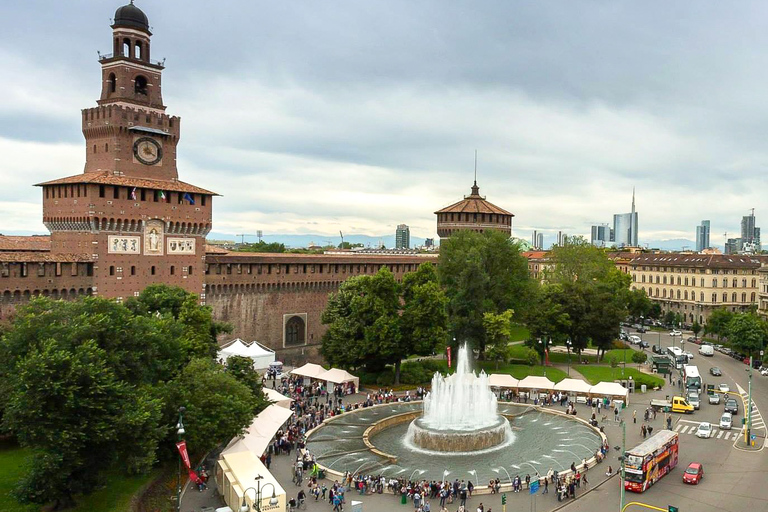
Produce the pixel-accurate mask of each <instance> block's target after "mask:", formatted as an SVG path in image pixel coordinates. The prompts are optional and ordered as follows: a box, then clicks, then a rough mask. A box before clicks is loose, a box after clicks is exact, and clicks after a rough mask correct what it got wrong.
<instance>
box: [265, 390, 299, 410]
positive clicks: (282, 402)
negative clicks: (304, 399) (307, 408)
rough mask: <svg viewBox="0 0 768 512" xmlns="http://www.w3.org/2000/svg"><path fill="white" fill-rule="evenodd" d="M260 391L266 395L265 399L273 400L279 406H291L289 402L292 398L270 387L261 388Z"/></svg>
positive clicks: (288, 407)
mask: <svg viewBox="0 0 768 512" xmlns="http://www.w3.org/2000/svg"><path fill="white" fill-rule="evenodd" d="M262 392H263V393H264V395H266V397H267V400H269V401H271V402H275V404H277V405H279V406H280V407H285V408H286V409H290V408H291V402H293V398H289V397H287V396H285V395H283V394H282V393H279V392H278V391H275V390H274V389H271V388H262Z"/></svg>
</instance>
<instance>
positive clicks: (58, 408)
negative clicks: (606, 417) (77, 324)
mask: <svg viewBox="0 0 768 512" xmlns="http://www.w3.org/2000/svg"><path fill="white" fill-rule="evenodd" d="M8 388H9V389H8V391H9V395H8V401H7V405H6V409H5V415H4V425H5V427H6V428H8V429H9V430H10V431H11V432H13V433H14V434H15V435H16V436H17V438H18V439H19V442H20V443H21V445H22V446H25V447H29V448H34V455H33V462H32V466H31V469H30V471H29V472H28V473H27V474H26V475H25V476H24V477H23V478H22V479H21V481H20V482H19V484H18V486H17V488H16V491H15V495H16V497H17V499H18V500H19V501H20V502H22V503H36V504H40V505H43V504H47V503H50V502H54V503H55V508H60V507H67V506H70V505H72V504H73V503H74V495H76V494H79V493H87V492H90V491H91V490H93V489H94V488H95V487H96V486H97V485H99V483H100V482H101V480H102V478H103V474H104V471H105V470H106V469H108V468H110V467H112V466H113V465H115V464H116V463H117V462H121V463H122V465H124V467H125V468H127V469H128V471H129V472H137V471H145V470H147V469H149V467H151V465H152V463H153V462H154V461H155V451H156V449H157V443H158V441H159V440H160V438H161V437H162V435H163V431H162V430H161V429H159V428H158V427H157V425H158V421H159V419H160V412H161V403H160V401H159V400H157V399H155V398H152V397H151V396H150V395H149V394H148V393H145V392H144V391H142V390H141V389H138V388H135V387H132V386H130V385H128V384H127V383H126V382H125V381H121V380H120V379H119V378H118V376H117V375H116V372H115V371H114V369H113V368H112V367H111V366H110V364H109V356H108V354H107V352H106V351H105V350H104V349H102V348H100V347H98V346H97V344H96V342H95V341H90V340H89V341H84V342H83V343H81V344H79V345H77V346H75V347H70V346H67V343H66V342H60V341H56V340H53V339H48V340H45V341H42V342H40V343H38V344H36V346H34V347H33V348H31V349H30V351H29V352H28V353H27V354H25V355H24V356H23V357H21V358H20V360H19V361H18V362H17V364H16V365H15V371H14V373H13V374H12V375H11V376H10V383H9V386H8Z"/></svg>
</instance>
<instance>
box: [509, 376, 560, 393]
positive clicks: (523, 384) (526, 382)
mask: <svg viewBox="0 0 768 512" xmlns="http://www.w3.org/2000/svg"><path fill="white" fill-rule="evenodd" d="M554 386H555V383H554V382H552V381H551V380H549V379H548V378H546V377H542V376H541V375H529V376H527V377H526V378H524V379H523V380H521V381H520V382H518V383H517V387H518V388H522V389H543V390H551V389H553V388H554Z"/></svg>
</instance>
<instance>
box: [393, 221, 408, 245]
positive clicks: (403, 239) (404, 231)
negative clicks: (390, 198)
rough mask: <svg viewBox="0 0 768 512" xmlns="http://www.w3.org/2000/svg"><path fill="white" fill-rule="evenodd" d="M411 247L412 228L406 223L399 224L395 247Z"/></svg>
mask: <svg viewBox="0 0 768 512" xmlns="http://www.w3.org/2000/svg"><path fill="white" fill-rule="evenodd" d="M410 248H411V230H410V229H409V228H408V226H407V225H405V224H399V225H398V226H397V231H395V249H410Z"/></svg>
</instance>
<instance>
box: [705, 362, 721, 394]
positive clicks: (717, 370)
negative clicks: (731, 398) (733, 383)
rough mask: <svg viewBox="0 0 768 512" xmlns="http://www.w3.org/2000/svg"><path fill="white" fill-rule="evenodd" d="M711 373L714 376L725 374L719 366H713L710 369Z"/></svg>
mask: <svg viewBox="0 0 768 512" xmlns="http://www.w3.org/2000/svg"><path fill="white" fill-rule="evenodd" d="M709 374H710V375H712V376H714V377H722V376H723V372H721V371H720V368H719V367H718V366H713V367H712V368H710V369H709ZM720 385H721V386H723V385H724V384H720ZM720 391H722V390H720Z"/></svg>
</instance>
